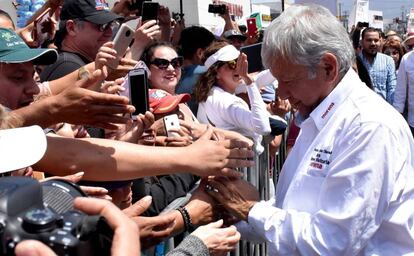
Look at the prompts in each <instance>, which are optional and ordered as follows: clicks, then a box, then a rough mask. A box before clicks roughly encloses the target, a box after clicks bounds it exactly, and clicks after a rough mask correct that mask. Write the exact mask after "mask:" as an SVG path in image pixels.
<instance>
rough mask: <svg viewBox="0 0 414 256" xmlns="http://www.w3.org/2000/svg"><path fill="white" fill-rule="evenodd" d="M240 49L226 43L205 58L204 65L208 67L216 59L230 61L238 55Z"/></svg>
mask: <svg viewBox="0 0 414 256" xmlns="http://www.w3.org/2000/svg"><path fill="white" fill-rule="evenodd" d="M239 55H240V51H239V50H237V49H236V47H234V46H233V45H231V44H230V45H226V46H224V47H223V48H221V49H220V50H218V51H217V52H215V53H214V54H213V55H211V56H210V57H208V58H207V60H206V62H205V63H204V66H205V67H206V68H207V69H208V68H209V67H211V66H212V65H213V64H214V63H216V62H217V61H230V60H235V59H237V58H238V57H239Z"/></svg>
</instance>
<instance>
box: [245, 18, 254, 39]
mask: <svg viewBox="0 0 414 256" xmlns="http://www.w3.org/2000/svg"><path fill="white" fill-rule="evenodd" d="M246 21H247V34H248V35H249V36H250V37H255V36H256V34H257V26H256V18H250V19H247V20H246Z"/></svg>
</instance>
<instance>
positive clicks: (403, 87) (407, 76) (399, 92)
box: [393, 51, 414, 127]
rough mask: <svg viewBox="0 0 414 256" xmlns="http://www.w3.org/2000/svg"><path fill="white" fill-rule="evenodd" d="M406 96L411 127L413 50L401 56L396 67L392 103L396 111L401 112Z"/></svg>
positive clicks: (413, 122)
mask: <svg viewBox="0 0 414 256" xmlns="http://www.w3.org/2000/svg"><path fill="white" fill-rule="evenodd" d="M407 92H408V93H407ZM407 97H408V101H407V102H408V118H407V122H408V124H409V125H410V126H411V127H414V51H411V52H409V53H407V54H405V55H404V56H403V57H402V59H401V63H400V67H399V69H398V75H397V87H396V88H395V92H394V103H393V105H394V107H395V108H396V109H397V110H398V112H400V113H403V111H404V106H405V102H406V100H407Z"/></svg>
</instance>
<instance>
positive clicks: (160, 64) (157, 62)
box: [150, 56, 184, 70]
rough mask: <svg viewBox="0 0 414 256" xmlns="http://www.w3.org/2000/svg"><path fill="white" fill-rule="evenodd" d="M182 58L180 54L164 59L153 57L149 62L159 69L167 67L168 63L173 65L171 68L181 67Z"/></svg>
mask: <svg viewBox="0 0 414 256" xmlns="http://www.w3.org/2000/svg"><path fill="white" fill-rule="evenodd" d="M183 61H184V58H183V57H181V56H178V57H176V58H174V59H172V60H166V59H162V58H155V59H154V60H153V61H151V62H150V64H153V65H154V66H156V67H157V68H159V69H162V70H165V69H167V68H168V67H169V66H170V64H171V66H173V68H181V66H182V65H183Z"/></svg>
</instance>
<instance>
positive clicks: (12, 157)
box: [0, 125, 47, 173]
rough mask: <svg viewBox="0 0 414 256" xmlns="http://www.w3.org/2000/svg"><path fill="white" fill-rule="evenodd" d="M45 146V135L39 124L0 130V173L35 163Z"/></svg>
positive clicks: (44, 150) (42, 153)
mask: <svg viewBox="0 0 414 256" xmlns="http://www.w3.org/2000/svg"><path fill="white" fill-rule="evenodd" d="M46 147H47V142H46V135H45V133H44V132H43V129H42V128H41V127H40V126H37V125H34V126H29V127H22V128H15V129H5V130H0V173H4V172H10V171H14V170H18V169H21V168H24V167H28V166H31V165H33V164H35V163H37V162H38V161H39V160H40V159H42V157H43V155H44V154H45V152H46Z"/></svg>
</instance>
